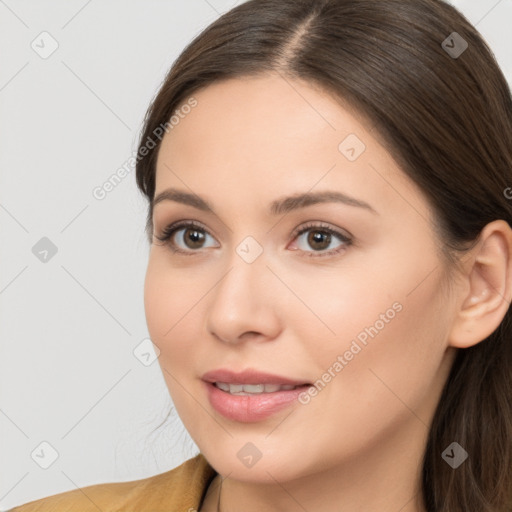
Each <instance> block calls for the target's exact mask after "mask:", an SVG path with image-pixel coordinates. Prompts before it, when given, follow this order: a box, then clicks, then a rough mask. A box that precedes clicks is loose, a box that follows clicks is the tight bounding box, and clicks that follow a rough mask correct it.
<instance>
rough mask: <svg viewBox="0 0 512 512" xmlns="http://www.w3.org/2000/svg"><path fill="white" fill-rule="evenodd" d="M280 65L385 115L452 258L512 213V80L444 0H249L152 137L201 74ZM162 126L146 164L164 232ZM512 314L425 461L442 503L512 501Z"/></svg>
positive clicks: (436, 506)
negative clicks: (159, 187) (455, 453)
mask: <svg viewBox="0 0 512 512" xmlns="http://www.w3.org/2000/svg"><path fill="white" fill-rule="evenodd" d="M454 32H456V33H457V34H458V35H454V34H453V33H454ZM454 38H455V39H454ZM446 41H448V43H447V42H446ZM466 44H467V48H466V47H465V45H466ZM456 45H457V46H456ZM450 48H451V49H453V48H455V49H456V50H459V52H458V54H457V53H454V52H453V51H452V52H450ZM464 48H465V50H464ZM461 51H462V53H461ZM266 72H279V73H280V74H281V75H282V76H286V77H288V78H291V79H294V78H298V79H302V80H305V81H307V82H309V83H312V84H315V85H317V86H320V87H321V88H322V89H323V90H325V91H328V92H329V93H331V94H332V95H333V96H334V97H337V98H339V99H340V101H343V102H345V103H347V104H349V105H351V106H352V107H354V108H355V109H356V110H357V111H358V112H359V113H360V114H361V115H363V116H365V118H366V119H368V120H369V121H370V122H371V123H372V125H373V126H374V127H375V128H376V130H375V131H376V132H377V134H378V136H379V137H381V138H382V141H383V143H384V145H385V146H386V148H387V149H388V151H389V152H390V153H391V154H392V155H393V157H394V158H395V160H396V161H397V163H398V164H399V165H400V167H401V168H402V170H403V171H404V172H405V173H406V174H407V175H408V176H409V177H410V178H411V179H412V180H413V181H414V182H415V183H416V184H417V185H418V186H419V187H420V188H421V189H422V190H423V192H424V193H425V195H426V197H427V198H428V200H429V201H430V204H431V206H432V208H433V211H434V213H435V218H436V228H437V229H438V233H439V234H440V239H441V241H442V246H443V248H444V249H443V251H445V252H446V255H447V256H448V260H449V261H451V262H455V261H456V257H455V256H456V255H462V254H464V251H465V250H467V245H468V243H471V242H474V241H476V240H477V239H478V236H479V234H480V232H481V230H482V229H483V227H484V226H485V225H486V224H487V223H489V222H491V221H493V220H495V219H504V220H505V221H507V222H508V223H509V224H510V225H512V208H511V202H510V200H509V199H508V198H507V196H508V194H507V193H506V192H505V191H506V190H507V189H508V187H510V186H512V100H511V92H510V88H509V86H508V84H507V82H506V79H505V78H504V76H503V74H502V72H501V71H500V69H499V66H498V64H497V62H496V60H495V58H494V56H493V53H492V51H491V50H490V49H489V47H488V46H487V44H486V43H485V41H484V40H483V38H482V37H481V35H480V34H479V33H478V32H477V30H476V29H475V27H473V26H472V25H471V23H470V22H469V21H468V20H467V19H466V18H465V17H464V16H463V15H462V14H461V13H459V12H458V11H457V10H456V9H455V8H454V7H452V6H450V5H449V4H447V3H444V2H443V1H440V0H386V1H383V0H250V1H248V2H246V3H243V4H241V5H239V6H238V7H236V8H234V9H233V10H231V11H229V12H227V13H226V14H225V15H223V16H221V17H220V18H218V19H217V20H216V21H215V22H214V23H213V24H211V25H210V26H209V27H207V28H206V29H205V30H204V31H203V32H202V33H201V34H199V35H198V36H197V37H196V38H195V39H194V40H193V41H192V42H191V43H190V44H189V45H188V46H187V47H186V48H185V49H184V50H183V52H182V53H181V55H180V56H179V57H178V59H177V60H176V61H175V63H174V64H173V66H172V68H171V69H170V71H169V73H168V75H167V77H166V79H165V80H164V83H163V84H162V86H161V88H160V90H159V92H158V94H157V95H156V97H155V99H154V100H153V102H152V104H151V105H150V107H149V109H148V111H147V114H146V118H145V120H144V126H143V130H142V133H141V137H140V143H139V151H140V150H141V149H142V148H143V147H144V146H145V147H146V148H147V147H148V141H149V140H150V139H152V140H155V133H160V132H158V127H159V126H160V127H161V126H164V125H165V123H166V122H168V121H169V119H171V117H172V116H173V115H174V114H175V113H176V111H177V110H178V107H179V106H180V105H181V104H183V103H184V102H186V101H188V100H189V98H190V97H191V95H193V93H194V92H196V91H198V90H199V89H200V88H202V87H205V86H207V85H209V84H212V83H213V82H216V81H219V80H224V79H228V78H232V77H240V76H250V75H256V74H261V73H266ZM160 131H161V129H160ZM156 139H157V140H156V144H155V147H153V148H152V149H151V150H150V151H149V152H147V153H146V154H144V155H142V153H140V155H139V157H138V158H137V165H136V180H137V185H138V187H139V188H140V190H141V192H142V193H143V194H144V195H145V197H146V198H147V199H148V201H149V209H148V217H147V225H146V230H147V234H148V238H149V239H150V240H151V238H152V214H153V211H152V200H153V198H154V192H155V172H156V169H155V164H156V159H157V155H158V149H159V147H160V141H161V138H160V137H156ZM454 255H455V256H454ZM452 256H453V257H452ZM510 315H511V313H510V309H509V310H508V311H507V313H506V316H505V318H504V320H503V322H502V323H501V324H500V326H499V328H498V329H497V330H496V331H495V332H494V333H493V334H492V335H491V336H489V338H488V339H486V340H485V341H483V342H481V343H478V344H477V345H475V346H474V347H471V348H468V349H459V351H458V353H457V356H456V359H455V362H454V364H453V367H452V369H451V373H450V375H449V378H448V380H447V382H446V385H445V388H444V390H443V393H442V396H441V399H440V402H439V404H438V407H437V410H436V413H435V416H434V419H433V423H432V425H431V429H430V433H429V438H428V443H427V447H426V451H425V454H424V459H423V462H422V464H423V467H422V475H423V478H422V496H421V499H422V500H423V505H424V506H425V508H426V509H427V510H428V511H429V512H459V511H460V512H462V511H464V512H483V511H488V512H491V511H492V512H505V511H508V512H510V510H512V497H511V494H512V322H511V316H510ZM452 442H457V443H459V444H460V445H461V446H462V447H463V448H464V449H465V450H466V451H467V452H468V454H469V458H468V459H467V460H466V461H465V462H464V463H463V464H462V465H461V466H459V467H458V468H457V469H452V467H450V466H449V465H448V464H447V463H446V462H445V461H444V460H443V458H442V452H443V451H444V450H445V449H446V448H447V447H448V446H449V445H450V444H451V443H452Z"/></svg>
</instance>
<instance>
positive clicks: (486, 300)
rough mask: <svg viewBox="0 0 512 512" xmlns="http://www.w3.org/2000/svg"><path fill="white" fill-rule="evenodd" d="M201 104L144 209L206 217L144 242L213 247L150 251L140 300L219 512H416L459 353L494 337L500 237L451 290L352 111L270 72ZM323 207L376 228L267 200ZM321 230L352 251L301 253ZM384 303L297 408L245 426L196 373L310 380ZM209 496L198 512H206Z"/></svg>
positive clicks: (382, 153) (505, 286)
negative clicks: (197, 231) (243, 253)
mask: <svg viewBox="0 0 512 512" xmlns="http://www.w3.org/2000/svg"><path fill="white" fill-rule="evenodd" d="M194 97H195V98H196V99H197V101H198V105H197V107H195V108H194V109H193V110H192V111H191V112H190V113H189V114H188V115H187V116H186V117H185V118H184V119H182V120H181V121H180V123H179V124H178V125H177V126H175V127H174V129H173V130H172V131H170V132H169V133H168V134H166V135H165V137H164V139H163V142H162V146H161V148H160V152H159V155H158V161H157V174H156V193H155V195H158V194H159V193H160V192H162V191H163V190H165V189H167V188H168V187H173V188H177V189H179V190H183V191H185V192H193V193H194V194H197V195H198V196H200V197H202V198H204V199H206V200H207V201H209V202H210V203H211V204H212V206H213V210H214V212H215V213H213V212H211V211H206V212H205V211H200V210H198V209H196V208H194V207H192V206H190V205H184V204H180V203H178V202H174V201H163V202H161V203H159V204H157V205H156V206H155V210H154V216H153V228H154V235H161V234H162V232H163V230H164V229H165V227H166V226H168V225H169V224H171V223H172V222H175V221H179V220H195V221H197V222H199V223H201V224H202V225H204V228H205V229H206V230H207V233H206V234H205V239H204V242H203V246H201V243H200V244H199V245H198V246H192V248H190V246H188V245H187V244H186V243H185V242H184V241H183V237H182V235H183V233H184V232H186V229H182V230H181V231H178V233H177V234H176V235H175V237H174V242H175V244H176V245H177V246H178V248H181V249H182V250H184V251H189V254H179V253H173V252H172V250H171V249H170V246H169V245H168V244H169V243H170V242H168V244H167V245H166V244H163V243H162V242H160V241H159V240H158V239H156V238H153V244H152V245H151V249H150V256H149V263H148V267H147V274H146V281H145V290H144V300H145V308H146V318H147V323H148V329H149V332H150V335H151V339H152V340H153V342H154V343H155V344H156V345H157V346H158V348H159V349H160V351H161V352H160V357H159V363H160V365H161V368H162V372H163V376H164V378H165V381H166V383H167V386H168V389H169V392H170V394H171V397H172V400H173V402H174V404H175V407H176V409H177V411H178V414H179V416H180V418H181V420H182V421H183V423H184V425H185V427H186V429H187V430H188V432H189V433H190V435H191V437H192V438H193V439H194V441H195V442H196V444H197V445H198V447H199V448H200V450H201V452H202V453H203V454H204V455H205V456H206V458H207V459H208V461H209V462H210V464H211V465H212V466H213V467H214V468H215V470H216V471H217V472H218V473H219V474H220V475H221V476H222V477H224V481H223V484H222V494H221V509H222V511H223V512H230V511H235V510H238V511H239V510H244V512H252V511H260V510H267V511H290V512H291V511H303V510H322V511H324V512H331V511H332V512H334V511H339V510H340V504H343V511H344V512H355V511H361V510H380V511H382V512H386V511H389V512H396V511H398V510H401V512H413V511H414V512H416V511H421V510H424V509H423V508H422V506H421V504H420V502H419V499H418V496H419V495H418V492H419V479H420V469H421V467H420V462H421V457H422V456H423V452H424V449H425V443H426V437H427V434H428V429H429V425H430V422H431V419H432V416H433V414H434V411H435V408H436V406H437V404H438V401H439V397H440V393H441V390H442V387H443V385H444V383H445V381H446V379H447V376H448V374H449V370H450V367H451V365H452V362H453V358H454V356H455V354H456V350H457V349H460V348H466V347H468V346H471V345H474V344H476V343H478V342H480V341H482V340H483V339H484V338H485V337H487V336H488V335H489V334H491V333H492V332H493V331H494V330H495V329H496V328H497V326H498V325H499V323H500V322H501V320H502V319H503V317H504V315H505V313H506V310H507V308H508V303H509V301H510V296H511V292H510V290H511V278H510V276H511V258H510V254H512V250H511V248H512V235H511V230H510V228H509V226H508V224H506V223H505V222H504V221H499V220H498V221H494V222H493V223H491V224H489V225H487V226H486V228H485V229H484V230H483V232H482V236H481V240H480V241H479V243H478V244H477V245H476V246H475V247H474V249H473V250H472V251H471V252H469V253H467V254H466V255H465V257H464V260H463V267H462V272H461V273H460V274H457V276H456V278H455V277H453V275H451V274H449V273H448V267H447V266H446V263H445V261H444V260H443V259H442V257H441V253H440V241H439V240H438V237H437V235H436V234H435V232H434V231H433V228H432V223H431V221H432V219H433V212H432V210H431V208H430V205H429V203H428V201H427V200H426V198H425V197H424V195H423V194H422V192H421V190H420V189H418V188H417V187H416V185H415V184H414V183H413V182H412V181H411V180H410V179H409V178H408V177H407V176H406V175H405V174H404V173H403V171H402V170H401V169H400V168H399V167H398V165H397V164H396V162H395V161H394V160H393V158H392V156H391V155H390V154H389V152H388V151H387V150H386V149H385V148H384V147H383V146H382V145H381V143H380V142H379V140H378V136H377V134H376V133H372V129H371V128H372V127H371V125H370V124H369V123H366V122H365V121H364V119H363V118H362V117H361V116H360V115H358V114H357V112H355V111H353V110H352V109H350V108H349V107H348V106H347V105H345V106H342V105H341V104H340V102H339V101H336V100H334V99H333V98H332V97H331V96H330V95H329V94H327V93H325V92H323V91H321V90H319V89H318V88H316V87H314V86H313V85H311V84H308V83H305V82H302V81H298V80H293V81H292V80H290V79H287V80H284V79H283V78H282V77H281V76H279V75H278V74H274V75H272V74H270V75H262V76H258V77H251V78H244V79H239V78H238V79H230V80H228V81H224V82H221V83H216V84H212V85H210V86H208V87H206V88H205V89H202V90H200V91H199V92H197V93H195V94H194ZM349 134H356V135H357V137H358V138H359V139H360V140H361V141H363V142H364V144H365V146H366V149H365V151H364V152H363V153H362V154H361V155H360V156H359V157H358V158H357V159H356V160H355V161H353V162H351V161H349V160H348V159H347V158H346V157H345V156H344V154H342V152H340V150H339V149H338V146H339V144H340V142H342V141H343V140H344V139H345V138H346V137H347V136H348V135H349ZM323 190H335V191H342V192H344V193H346V194H348V195H350V196H352V197H355V198H357V199H359V200H362V201H365V202H367V203H369V204H370V205H371V207H372V208H373V209H374V210H375V211H376V213H373V212H371V211H369V210H367V209H364V208H359V207H355V206H350V205H346V204H341V203H334V202H328V203H321V204H315V205H309V206H307V207H304V208H301V209H297V210H294V211H291V212H289V213H287V214H286V215H278V216H272V215H270V214H269V213H268V212H267V210H268V206H269V204H270V203H271V202H272V201H274V200H276V199H278V198H282V197H285V196H289V195H293V194H296V193H302V192H308V191H313V192H317V191H323ZM319 223H323V224H325V225H327V226H329V227H331V228H333V229H335V230H338V231H339V232H341V233H342V234H345V235H349V236H350V237H351V238H352V241H353V242H352V243H351V244H349V245H347V244H344V243H343V242H341V241H340V240H339V239H338V238H337V237H336V236H333V237H332V238H331V242H330V243H329V242H327V243H326V244H325V245H322V244H321V243H320V250H318V245H311V244H308V234H309V235H312V234H317V236H318V231H319V232H320V233H322V228H321V227H320V228H315V227H313V228H311V230H310V231H308V232H306V233H305V234H303V235H301V236H300V237H294V236H293V233H294V230H295V229H296V228H300V227H301V226H304V225H306V224H313V225H318V224H319ZM191 231H194V229H193V228H192V229H191ZM203 233H204V232H203ZM247 236H252V237H253V238H254V239H255V240H256V241H257V242H258V243H259V244H260V246H261V247H262V249H263V253H262V254H261V255H260V256H259V257H258V258H257V259H256V260H255V261H254V262H252V263H247V262H246V261H244V260H243V259H242V258H241V257H240V256H239V254H238V253H237V252H236V248H237V246H238V245H239V244H240V242H241V241H242V240H244V239H245V237H247ZM310 240H311V237H310ZM313 243H314V240H313ZM317 244H318V242H317ZM326 245H327V246H328V247H327V248H322V247H325V246H326ZM194 247H195V248H194ZM338 248H339V249H341V250H340V252H339V253H338V254H328V255H327V256H319V255H318V254H321V253H322V252H323V254H325V253H327V252H329V251H330V250H331V249H332V250H335V249H338ZM315 249H316V250H315ZM194 251H195V252H194ZM313 253H314V254H315V255H314V256H313V257H311V256H309V255H311V254H313ZM448 282H449V283H450V286H446V284H447V283H448ZM507 300H508V302H507ZM394 303H399V304H400V305H401V306H402V309H401V310H400V311H399V312H397V313H396V314H395V315H394V318H393V319H392V320H390V321H389V322H387V323H386V324H385V327H384V328H383V329H381V330H380V331H379V332H378V335H376V336H375V337H374V338H373V339H370V340H369V341H368V343H367V345H366V346H363V348H362V350H361V351H360V352H359V353H358V354H357V355H355V356H354V357H353V359H352V360H351V361H349V362H348V364H347V365H346V366H344V367H343V369H342V370H341V371H339V372H338V373H337V374H336V376H335V377H334V378H332V379H331V381H330V382H329V383H328V384H327V385H326V386H325V388H324V389H322V390H321V391H320V392H319V393H318V394H317V396H315V397H313V398H311V400H310V402H309V403H308V404H307V405H302V404H300V403H295V404H293V405H292V406H290V407H288V408H286V409H284V410H282V411H280V412H278V413H276V414H274V415H273V416H271V417H270V418H268V419H266V420H263V421H259V422H255V423H241V422H235V421H231V420H229V419H226V418H224V417H223V416H221V415H220V414H218V413H217V412H216V411H215V410H214V409H213V408H212V407H211V405H210V403H209V401H208V398H207V394H206V393H205V390H204V389H203V383H202V382H201V376H202V375H203V374H204V373H205V372H207V371H209V370H213V369H217V368H221V367H223V368H226V367H228V368H231V369H233V370H235V371H239V370H243V369H246V368H255V369H258V370H261V371H265V372H269V373H276V374H279V375H284V376H287V377H290V378H294V379H302V380H305V381H309V382H315V381H316V380H317V379H319V378H320V377H321V376H322V374H324V373H325V372H326V370H327V369H328V368H329V367H332V366H333V363H334V362H335V361H336V359H337V356H338V355H343V354H344V353H345V351H346V350H347V349H349V348H350V344H351V342H352V340H354V339H355V338H356V336H357V335H358V334H359V333H361V331H363V330H364V328H365V327H369V326H371V325H374V324H375V322H376V321H377V320H378V319H379V318H380V315H381V314H383V313H385V312H386V310H389V309H390V308H392V305H393V304H394ZM248 442H251V443H253V444H254V445H255V446H256V447H257V448H258V450H259V451H260V452H261V454H262V456H261V459H260V460H259V461H258V462H257V463H256V464H255V465H254V466H252V467H250V468H248V467H246V466H245V465H244V464H242V463H241V461H240V460H239V458H238V457H237V452H238V451H239V450H240V449H241V448H242V447H243V446H244V445H245V444H246V443H248ZM220 481H221V478H220V476H217V477H216V478H215V479H214V481H213V482H212V484H211V485H210V488H209V489H208V493H207V496H206V499H205V501H204V503H203V505H202V507H201V512H210V511H214V510H217V499H218V490H219V483H220ZM369 489H371V492H369V491H368V490H369Z"/></svg>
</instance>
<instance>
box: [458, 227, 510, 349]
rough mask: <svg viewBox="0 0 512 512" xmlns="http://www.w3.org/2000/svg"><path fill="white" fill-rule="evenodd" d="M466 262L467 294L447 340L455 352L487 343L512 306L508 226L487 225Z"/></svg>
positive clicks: (465, 284)
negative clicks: (456, 349) (487, 339)
mask: <svg viewBox="0 0 512 512" xmlns="http://www.w3.org/2000/svg"><path fill="white" fill-rule="evenodd" d="M467 261H468V263H467V264H465V268H466V270H467V272H465V274H464V287H463V288H464V292H463V293H462V295H461V297H460V300H459V304H460V306H459V308H458V311H456V313H455V319H454V322H453V325H452V330H451V332H450V336H449V338H448V342H449V345H450V346H452V347H456V348H468V347H471V346H473V345H476V344H477V343H479V342H480V341H483V340H485V339H486V338H487V337H488V336H490V335H491V334H492V333H493V332H494V331H495V330H496V329H497V328H498V326H499V325H500V323H501V322H502V320H503V318H504V317H505V314H506V312H507V310H508V308H509V306H510V301H511V299H512V297H511V295H512V230H511V228H510V226H509V225H508V224H507V222H505V221H504V220H495V221H493V222H490V223H489V224H487V225H486V226H485V227H484V229H483V230H482V231H481V233H480V237H479V241H478V243H477V244H476V246H475V247H473V249H471V252H470V255H469V258H468V260H467ZM468 288H469V292H468V291H467V290H468Z"/></svg>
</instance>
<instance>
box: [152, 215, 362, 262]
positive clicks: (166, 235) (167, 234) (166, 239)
mask: <svg viewBox="0 0 512 512" xmlns="http://www.w3.org/2000/svg"><path fill="white" fill-rule="evenodd" d="M183 228H192V229H197V230H198V231H202V232H204V233H206V234H207V235H209V236H212V234H211V233H210V232H209V231H208V230H207V229H206V228H205V227H204V226H202V225H201V224H200V223H198V222H196V221H178V222H175V223H173V224H170V225H169V226H167V227H166V228H165V229H164V230H163V231H162V234H161V235H160V236H157V235H155V238H157V239H158V240H160V242H162V244H161V245H167V246H168V247H169V249H170V250H171V251H172V252H173V253H179V254H184V255H186V256H193V255H195V254H197V253H198V252H199V250H192V249H191V250H189V251H184V250H183V249H179V248H177V247H176V246H175V245H174V244H173V243H172V242H171V241H170V240H171V238H172V237H173V236H174V234H175V233H176V232H177V231H179V230H180V229H183ZM314 229H316V230H317V231H319V232H322V233H328V234H329V235H332V236H335V237H336V238H338V239H339V240H340V241H341V242H343V245H340V246H339V247H337V248H336V249H331V250H329V251H301V250H300V249H297V250H298V251H299V252H301V253H302V254H301V256H306V257H313V258H318V257H320V258H324V257H327V256H334V255H336V254H338V253H340V252H341V251H343V250H344V249H346V248H347V247H349V246H350V245H352V243H353V240H352V239H351V238H349V237H348V236H346V235H344V234H343V233H341V232H339V231H337V230H335V229H333V228H331V227H330V226H328V225H326V224H323V223H316V224H315V223H308V224H306V225H304V226H302V227H300V228H298V229H296V230H295V231H294V232H293V234H292V236H293V238H292V240H295V239H296V238H298V237H299V236H301V235H302V234H303V233H306V232H307V231H312V230H314Z"/></svg>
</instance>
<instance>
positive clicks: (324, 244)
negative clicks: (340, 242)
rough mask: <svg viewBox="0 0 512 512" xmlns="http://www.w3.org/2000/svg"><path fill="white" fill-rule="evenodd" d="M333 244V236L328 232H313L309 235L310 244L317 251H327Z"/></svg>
mask: <svg viewBox="0 0 512 512" xmlns="http://www.w3.org/2000/svg"><path fill="white" fill-rule="evenodd" d="M330 243H331V234H330V233H327V232H326V231H320V230H317V231H313V230H311V231H310V232H309V235H308V244H309V246H310V247H311V248H313V249H314V250H315V251H322V250H324V249H327V248H328V247H329V245H330Z"/></svg>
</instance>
